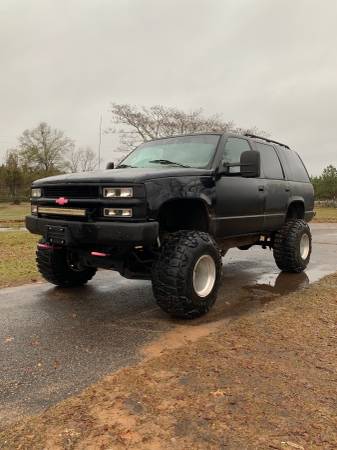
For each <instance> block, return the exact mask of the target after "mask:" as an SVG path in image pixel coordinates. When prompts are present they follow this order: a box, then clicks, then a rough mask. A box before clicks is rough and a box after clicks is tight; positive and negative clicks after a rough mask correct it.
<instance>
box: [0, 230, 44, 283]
mask: <svg viewBox="0 0 337 450" xmlns="http://www.w3.org/2000/svg"><path fill="white" fill-rule="evenodd" d="M38 239H39V236H36V235H33V234H30V233H27V232H26V231H4V232H0V254H1V258H0V288H1V287H5V286H14V285H19V284H24V283H31V282H34V281H37V280H39V279H40V275H39V274H38V272H37V270H36V264H35V249H36V243H37V241H38Z"/></svg>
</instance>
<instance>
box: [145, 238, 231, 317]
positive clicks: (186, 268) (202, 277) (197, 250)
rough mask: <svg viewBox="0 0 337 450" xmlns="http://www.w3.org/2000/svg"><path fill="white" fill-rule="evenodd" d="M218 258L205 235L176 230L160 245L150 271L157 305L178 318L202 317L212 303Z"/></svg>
mask: <svg viewBox="0 0 337 450" xmlns="http://www.w3.org/2000/svg"><path fill="white" fill-rule="evenodd" d="M221 266H222V262H221V255H220V252H219V250H218V249H217V247H216V244H215V242H214V241H213V239H212V238H211V237H210V236H209V234H207V233H204V232H201V231H178V232H176V233H172V234H170V235H169V236H168V237H167V239H166V240H165V241H164V242H163V245H162V249H161V254H160V256H159V258H158V260H157V261H156V263H155V264H154V267H153V269H152V288H153V293H154V296H155V298H156V301H157V304H158V306H159V307H160V308H162V309H163V310H164V311H165V312H166V313H168V314H170V315H171V316H173V317H177V318H181V319H193V318H196V317H199V316H202V315H203V314H206V313H207V312H208V311H209V309H210V308H211V306H212V305H213V304H214V302H215V300H216V296H217V291H218V288H219V284H220V277H221Z"/></svg>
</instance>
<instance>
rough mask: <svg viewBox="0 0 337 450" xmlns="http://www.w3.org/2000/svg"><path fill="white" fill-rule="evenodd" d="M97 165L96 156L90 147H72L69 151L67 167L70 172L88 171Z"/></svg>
mask: <svg viewBox="0 0 337 450" xmlns="http://www.w3.org/2000/svg"><path fill="white" fill-rule="evenodd" d="M97 165H98V160H97V157H96V155H95V153H94V151H93V150H92V149H91V148H90V147H85V148H79V149H72V150H71V152H70V153H69V157H68V161H67V168H68V169H69V170H70V172H90V171H92V170H95V169H96V168H97Z"/></svg>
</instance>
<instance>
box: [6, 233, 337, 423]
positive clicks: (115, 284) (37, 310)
mask: <svg viewBox="0 0 337 450" xmlns="http://www.w3.org/2000/svg"><path fill="white" fill-rule="evenodd" d="M312 230H313V236H314V252H313V255H312V262H311V264H310V267H309V268H308V270H307V272H306V273H305V274H299V275H287V274H280V273H279V272H278V270H277V268H276V266H275V264H274V261H273V258H272V253H271V252H270V251H269V250H262V249H259V248H255V249H250V250H248V251H239V250H231V251H230V252H229V253H228V254H227V255H226V257H225V258H224V269H223V283H222V287H221V289H220V295H219V299H218V301H217V304H216V306H215V307H214V309H213V310H212V312H211V313H210V314H208V315H207V316H205V317H204V318H202V319H199V320H197V321H192V322H187V325H188V326H189V327H198V326H199V325H200V324H205V323H208V324H211V323H214V322H215V321H219V320H222V323H223V324H224V325H225V323H226V320H232V319H235V316H236V315H238V314H248V313H257V314H258V313H259V310H260V309H261V308H262V307H263V305H264V304H265V303H266V302H270V301H277V298H278V297H279V296H280V295H283V294H286V293H288V292H292V291H295V290H297V289H300V288H302V287H304V286H307V285H308V283H309V282H313V281H316V280H318V279H319V278H321V277H322V276H324V275H326V274H328V273H331V272H335V271H337V225H336V224H330V225H327V224H314V225H313V226H312ZM177 323H181V322H177V321H174V320H172V319H170V318H168V317H167V316H166V315H165V314H164V313H163V312H161V311H160V310H159V309H158V308H157V307H156V306H155V304H154V300H153V296H152V291H151V285H150V283H149V282H145V281H130V280H125V279H123V278H122V277H120V276H119V275H117V274H115V273H112V272H108V271H100V272H99V273H98V274H97V275H96V277H95V278H94V280H93V281H92V282H91V283H90V284H88V286H86V287H83V288H74V289H71V290H61V289H57V288H54V287H52V286H51V285H50V284H47V283H42V284H35V285H25V286H21V287H16V288H6V289H1V290H0V361H1V372H0V406H1V407H0V426H1V424H5V423H9V422H10V421H13V420H16V419H18V418H19V417H20V416H22V415H25V414H30V413H33V412H38V411H40V410H41V409H43V408H45V407H47V406H49V405H51V404H53V403H55V402H57V401H59V400H60V399H63V398H65V397H67V396H68V395H71V394H74V393H76V392H78V391H79V390H82V389H83V388H84V387H85V386H87V385H89V384H91V383H92V382H94V381H96V380H97V379H98V378H100V377H102V376H103V375H105V374H107V373H109V372H112V371H114V370H116V369H118V368H120V367H123V366H126V365H128V364H130V363H133V362H136V361H137V360H138V359H139V358H140V355H139V349H140V348H142V347H143V346H144V345H145V344H148V343H150V342H152V341H154V340H156V339H158V338H159V337H161V338H162V339H165V335H164V333H165V332H167V331H170V330H173V329H174V328H175V327H176V326H177ZM185 324H186V322H185Z"/></svg>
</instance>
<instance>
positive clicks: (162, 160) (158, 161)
mask: <svg viewBox="0 0 337 450" xmlns="http://www.w3.org/2000/svg"><path fill="white" fill-rule="evenodd" d="M149 162H150V163H154V164H165V165H169V164H172V165H174V166H178V167H186V168H191V166H185V165H184V164H180V163H178V162H175V161H169V160H168V159H153V160H152V161H149Z"/></svg>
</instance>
